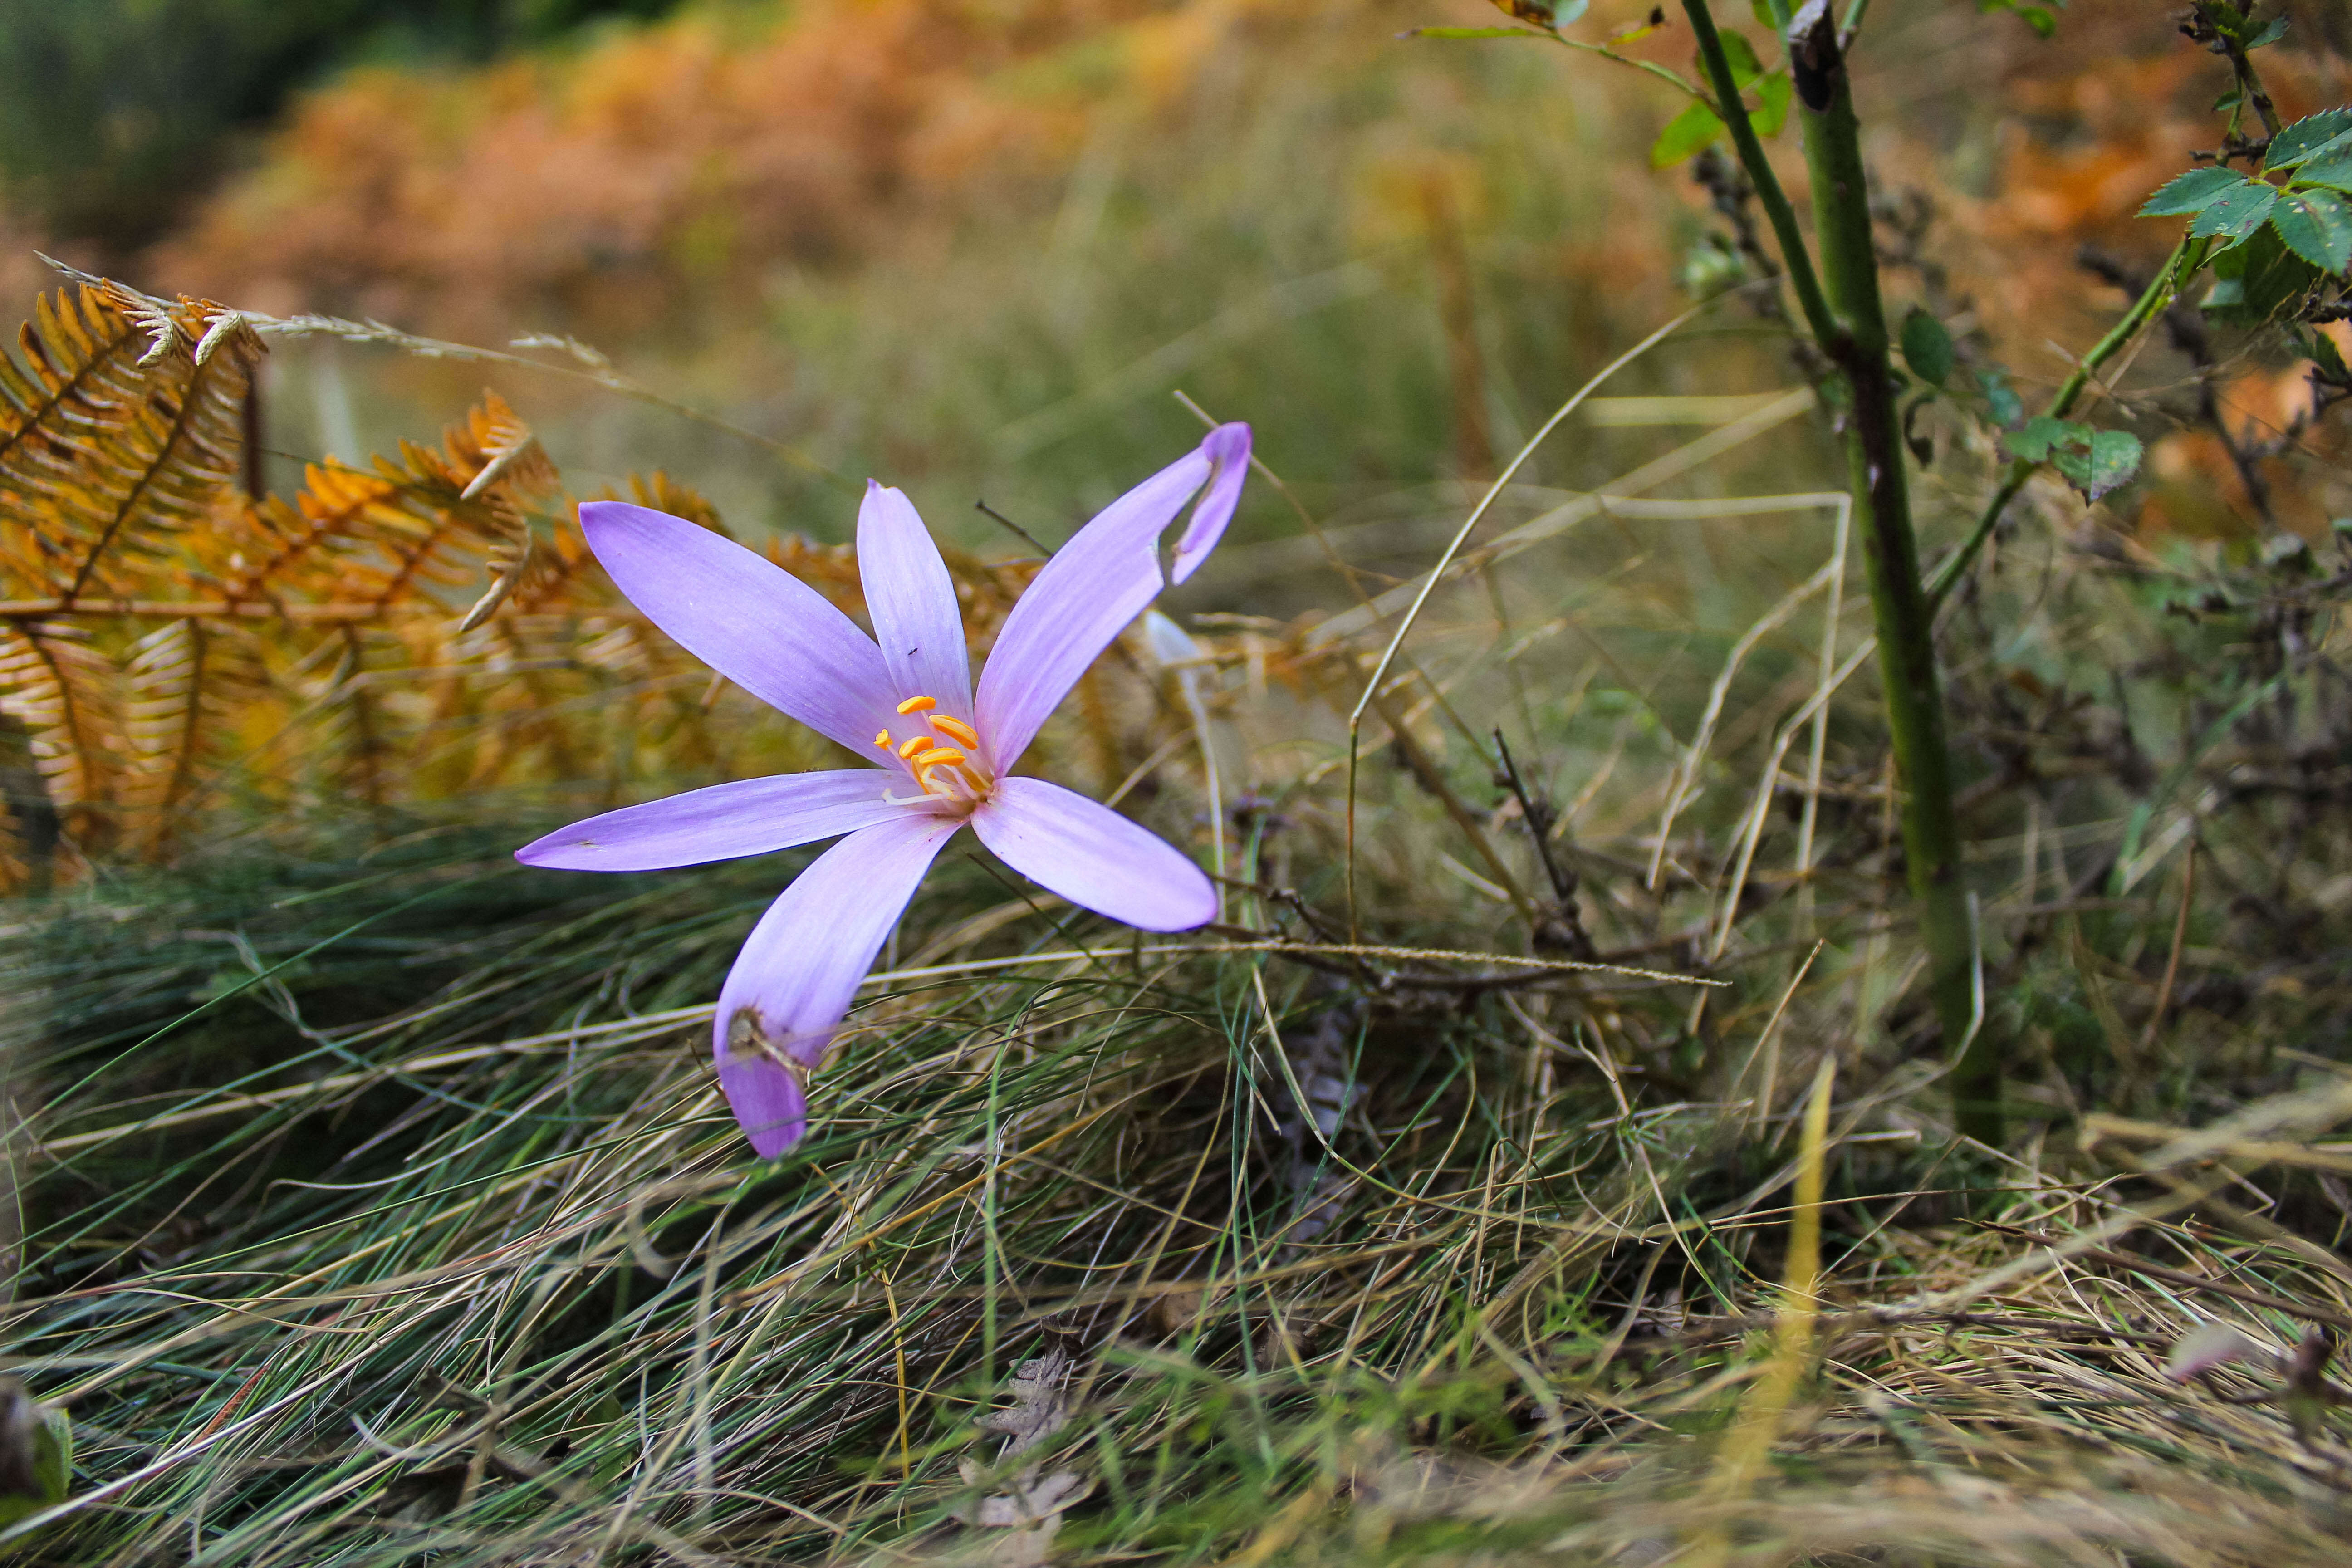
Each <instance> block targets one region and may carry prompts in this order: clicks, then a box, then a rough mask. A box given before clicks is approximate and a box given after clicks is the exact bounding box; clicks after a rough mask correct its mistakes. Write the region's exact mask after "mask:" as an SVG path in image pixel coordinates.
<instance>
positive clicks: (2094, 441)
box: [2052, 430, 2147, 500]
mask: <svg viewBox="0 0 2352 1568" xmlns="http://www.w3.org/2000/svg"><path fill="white" fill-rule="evenodd" d="M2145 456H2147V452H2146V449H2145V448H2144V447H2141V446H2140V444H2139V437H2137V436H2135V435H2133V434H2132V433H2131V432H2130V431H2128V430H2101V431H2099V432H2097V433H2096V434H2095V435H2093V436H2092V437H2091V442H2090V450H2089V451H2088V452H2081V451H2077V450H2074V449H2073V448H2069V449H2068V450H2066V451H2063V452H2061V453H2059V454H2058V455H2057V457H2056V458H2053V465H2052V466H2053V467H2054V468H2057V470H2058V471H2059V472H2060V473H2062V474H2063V475H2065V476H2066V480H2067V482H2068V483H2069V484H2072V485H2073V486H2074V488H2075V489H2078V490H2080V491H2082V492H2083V499H2084V500H2098V499H2099V498H2100V497H2101V496H2103V495H2105V494H2106V493H2107V492H2108V491H2110V490H2112V489H2116V487H2117V486H2119V485H2123V484H2126V483H2128V482H2130V479H2131V477H2132V476H2133V475H2134V474H2137V473H2138V472H2139V464H2140V459H2141V458H2143V457H2145Z"/></svg>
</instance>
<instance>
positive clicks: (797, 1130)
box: [719, 1056, 808, 1160]
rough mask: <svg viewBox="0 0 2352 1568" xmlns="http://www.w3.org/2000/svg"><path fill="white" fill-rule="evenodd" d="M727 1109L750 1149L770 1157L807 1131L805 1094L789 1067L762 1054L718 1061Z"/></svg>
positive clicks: (721, 1086) (780, 1151) (806, 1098)
mask: <svg viewBox="0 0 2352 1568" xmlns="http://www.w3.org/2000/svg"><path fill="white" fill-rule="evenodd" d="M719 1088H720V1089H723V1090H725V1091H726V1095H727V1109H728V1110H732V1111H733V1112H734V1113H735V1120H736V1121H737V1122H738V1123H740V1125H741V1127H742V1129H743V1135H744V1136H745V1137H747V1138H749V1139H751V1152H753V1153H754V1154H757V1155H759V1156H760V1158H761V1159H762V1160H772V1159H774V1158H775V1157H776V1156H777V1155H779V1154H781V1153H782V1152H784V1151H785V1150H787V1149H789V1148H791V1147H792V1146H793V1144H795V1143H797V1142H800V1141H801V1138H802V1136H803V1134H805V1133H806V1132H807V1131H808V1094H807V1092H806V1091H805V1090H803V1089H802V1088H801V1086H800V1080H799V1079H796V1078H794V1077H793V1074H792V1072H791V1070H790V1069H788V1068H783V1067H781V1066H779V1065H778V1064H776V1063H774V1062H772V1061H770V1060H768V1058H765V1057H761V1056H745V1057H743V1058H740V1060H737V1061H733V1062H729V1061H725V1060H722V1061H720V1063H719Z"/></svg>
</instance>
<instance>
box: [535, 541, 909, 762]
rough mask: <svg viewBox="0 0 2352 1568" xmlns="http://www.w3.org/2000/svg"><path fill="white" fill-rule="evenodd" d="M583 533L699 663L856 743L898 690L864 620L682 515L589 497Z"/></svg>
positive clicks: (634, 598)
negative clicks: (892, 685) (857, 619)
mask: <svg viewBox="0 0 2352 1568" xmlns="http://www.w3.org/2000/svg"><path fill="white" fill-rule="evenodd" d="M580 530H581V531H582V532H583V533H584V534H586V535H587V536H588V545H589V548H590V549H592V550H593V551H595V552H596V559H597V560H599V561H601V562H603V563H604V570H605V571H607V572H609V573H611V574H612V576H613V581H614V583H616V584H619V585H620V589H621V592H622V593H624V594H626V595H628V596H629V602H630V603H631V604H633V605H636V607H637V608H638V609H640V610H642V611H644V612H645V613H646V616H648V617H650V618H651V619H652V621H653V623H654V625H656V626H659V627H661V629H662V630H663V631H665V632H667V633H668V634H669V636H670V637H671V639H672V640H673V641H675V642H676V643H677V645H678V646H679V647H683V648H685V649H686V650H687V652H688V653H690V654H692V655H694V657H695V658H698V659H700V660H701V661H702V662H703V663H705V664H707V665H709V667H710V668H713V669H715V670H717V671H718V672H719V674H721V675H723V676H725V677H726V678H727V679H730V680H731V681H733V682H734V683H735V684H736V685H738V686H740V687H741V688H742V689H744V690H746V691H748V692H750V693H751V695H752V696H754V697H757V698H758V699H759V700H761V701H762V702H765V703H767V704H768V705H769V706H770V707H772V708H774V709H776V710H779V711H780V712H782V713H786V714H789V715H790V716H791V717H793V718H794V719H797V720H799V721H801V722H802V723H803V724H806V725H807V726H808V727H809V728H810V729H812V730H814V731H817V732H819V733H820V734H824V735H830V736H831V737H833V739H835V740H836V741H839V742H841V743H842V744H843V745H845V746H849V747H852V748H854V749H856V750H857V751H859V752H870V751H872V750H873V748H874V732H875V731H876V730H877V729H879V728H881V726H882V723H883V721H884V720H885V719H886V718H887V716H889V714H890V710H891V708H892V706H893V705H894V704H895V703H896V702H897V700H898V699H896V698H895V697H893V696H891V695H890V690H891V688H890V675H889V671H888V670H887V668H885V667H884V665H883V662H882V654H881V650H880V649H878V648H877V647H875V646H874V644H873V641H872V640H871V639H870V638H868V637H866V634H865V633H864V632H861V631H859V630H858V629H857V623H856V622H855V621H853V620H851V619H850V618H849V617H848V616H845V615H843V614H842V613H841V612H840V611H839V610H836V609H835V608H834V607H833V605H831V604H830V603H828V602H827V601H826V600H825V598H824V595H821V594H819V593H818V592H817V591H816V590H815V589H814V588H811V587H809V586H807V585H806V584H803V583H801V582H799V581H797V580H796V579H795V578H793V575H792V574H790V573H789V572H786V571H785V570H784V569H783V568H782V567H781V566H778V565H777V564H775V563H773V562H772V561H768V560H765V559H763V558H762V557H761V556H758V555H755V554H753V553H752V552H751V551H749V550H746V549H744V548H743V547H742V546H741V545H740V544H737V543H735V542H733V541H731V540H727V539H721V538H720V537H719V535H718V534H715V533H713V532H711V531H709V529H707V528H698V527H696V526H695V525H694V524H693V523H690V522H688V521H686V520H685V519H683V518H677V517H672V516H670V515H669V514H668V513H667V512H661V511H655V510H652V509H651V508H650V507H642V506H631V505H629V504H628V503H627V502H625V501H611V500H603V501H589V502H586V503H585V504H583V506H582V507H581V508H580Z"/></svg>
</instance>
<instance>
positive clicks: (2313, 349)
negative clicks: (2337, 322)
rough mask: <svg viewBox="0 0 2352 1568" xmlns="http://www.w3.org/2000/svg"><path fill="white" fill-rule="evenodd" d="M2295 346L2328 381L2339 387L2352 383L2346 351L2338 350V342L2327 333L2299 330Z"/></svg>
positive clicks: (2297, 330) (2296, 334)
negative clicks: (2345, 359) (2346, 360)
mask: <svg viewBox="0 0 2352 1568" xmlns="http://www.w3.org/2000/svg"><path fill="white" fill-rule="evenodd" d="M2294 346H2295V347H2296V348H2297V349H2298V350H2300V351H2301V352H2302V353H2303V356H2304V358H2305V359H2307V360H2309V361H2311V363H2314V364H2315V365H2317V366H2318V367H2319V374H2321V375H2322V376H2324V377H2326V379H2327V380H2329V381H2332V382H2334V383H2336V384H2337V385H2339V386H2340V385H2342V384H2344V383H2345V382H2347V381H2352V365H2347V364H2346V363H2344V351H2343V350H2342V349H2339V348H2337V347H2336V340H2335V339H2334V338H2331V337H2329V336H2328V335H2327V334H2326V332H2315V331H2311V330H2310V329H2308V328H2297V329H2296V330H2295V334H2294Z"/></svg>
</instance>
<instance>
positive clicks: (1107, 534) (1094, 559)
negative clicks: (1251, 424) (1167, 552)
mask: <svg viewBox="0 0 2352 1568" xmlns="http://www.w3.org/2000/svg"><path fill="white" fill-rule="evenodd" d="M1235 429H1239V430H1240V431H1241V435H1240V437H1238V440H1239V443H1240V447H1239V449H1240V451H1241V453H1242V454H1243V456H1244V458H1245V457H1246V455H1247V451H1248V431H1247V427H1246V426H1230V425H1227V426H1219V427H1218V428H1217V429H1216V430H1215V431H1213V432H1212V433H1211V435H1210V437H1209V440H1208V441H1205V442H1203V443H1202V445H1201V447H1199V448H1198V449H1196V450H1194V451H1191V452H1187V453H1186V454H1185V455H1184V456H1183V457H1181V458H1178V459H1177V460H1176V461H1175V462H1173V463H1171V464H1170V465H1168V467H1166V468H1162V469H1160V472H1158V473H1156V474H1154V475H1152V476H1151V477H1150V479H1146V480H1144V481H1143V482H1142V483H1141V484H1139V485H1138V486H1136V487H1135V488H1134V489H1131V490H1129V491H1128V492H1127V494H1125V495H1123V496H1121V497H1119V498H1118V500H1115V501H1113V502H1111V503H1110V505H1108V506H1107V507H1105V508H1104V509H1103V510H1101V511H1100V512H1099V513H1097V515H1096V517H1095V519H1094V521H1091V522H1089V523H1087V525H1086V527H1084V528H1082V529H1080V530H1078V531H1077V533H1076V536H1074V537H1073V538H1072V539H1071V540H1070V542H1068V543H1067V544H1065V545H1063V546H1062V548H1061V549H1059V550H1057V551H1055V552H1054V558H1053V559H1052V560H1051V561H1048V562H1047V563H1045V569H1044V570H1043V571H1041V572H1039V573H1038V574H1037V576H1036V580H1035V581H1034V582H1033V583H1031V584H1029V590H1028V592H1026V593H1024V594H1023V595H1021V602H1020V603H1019V604H1016V605H1013V613H1012V614H1011V615H1009V616H1006V617H1005V618H1004V629H1003V631H1002V632H1000V633H999V634H998V635H997V638H996V647H995V648H994V649H993V650H992V652H991V653H990V654H989V656H988V663H987V664H986V665H985V666H983V667H982V669H981V672H980V691H979V695H978V698H977V706H978V711H979V714H980V730H981V733H982V734H983V735H985V736H987V737H988V743H989V745H990V747H991V748H992V752H993V753H994V761H995V763H996V766H997V768H998V770H999V771H1000V772H1002V771H1004V770H1008V769H1010V768H1011V767H1012V766H1013V763H1015V762H1017V761H1019V760H1020V756H1021V753H1022V752H1024V751H1025V750H1026V749H1027V748H1028V745H1029V742H1031V741H1032V740H1034V738H1035V737H1036V734H1037V731H1038V729H1039V727H1040V726H1042V725H1043V724H1044V723H1045V718H1046V715H1048V714H1050V713H1051V712H1053V710H1055V708H1056V707H1058V706H1060V704H1061V700H1062V699H1063V698H1064V697H1065V696H1066V695H1067V694H1068V692H1069V689H1070V688H1071V687H1073V686H1075V685H1076V684H1077V680H1078V677H1080V676H1082V675H1084V674H1085V673H1086V672H1087V667H1088V666H1090V665H1092V664H1093V663H1094V661H1095V660H1096V658H1098V657H1099V656H1100V655H1101V653H1102V650H1103V649H1104V648H1106V647H1109V646H1110V642H1111V639H1112V638H1113V637H1117V636H1118V634H1119V633H1120V631H1122V630H1123V629H1125V627H1126V626H1127V624H1128V623H1129V622H1130V621H1132V620H1134V619H1135V617H1136V616H1139V615H1141V614H1142V613H1143V611H1144V607H1145V606H1146V605H1150V603H1151V601H1152V600H1153V599H1154V598H1156V597H1158V596H1159V594H1160V587H1161V585H1162V584H1161V578H1160V558H1159V552H1158V546H1159V540H1160V531H1162V530H1164V529H1165V528H1166V527H1167V526H1168V524H1169V523H1170V522H1171V521H1173V520H1174V518H1175V516H1176V514H1177V513H1178V512H1179V511H1181V510H1183V507H1184V502H1185V501H1186V500H1188V499H1190V498H1191V496H1192V492H1193V491H1195V490H1197V489H1200V488H1201V487H1202V485H1203V484H1207V483H1209V482H1210V481H1211V480H1212V479H1219V478H1223V476H1225V475H1227V474H1230V475H1232V476H1233V478H1231V479H1230V480H1229V483H1230V485H1231V486H1232V488H1233V489H1234V490H1235V491H1236V492H1237V491H1238V489H1239V486H1240V479H1239V475H1240V474H1241V473H1242V472H1243V468H1241V467H1235V466H1234V461H1233V458H1234V449H1235V440H1236V438H1235V437H1231V436H1228V435H1226V432H1228V431H1232V430H1235ZM1212 443H1215V444H1216V445H1217V452H1216V453H1213V452H1212V451H1211V444H1212ZM1220 453H1221V454H1223V456H1222V458H1220V456H1218V454H1220ZM1221 462H1222V463H1223V467H1222V468H1221V467H1220V464H1221ZM1244 466H1245V465H1244ZM1216 495H1217V491H1216V490H1215V489H1213V490H1212V495H1211V498H1210V500H1209V501H1204V502H1202V507H1201V510H1200V511H1199V512H1197V513H1196V514H1195V515H1194V519H1193V523H1192V528H1191V529H1189V530H1188V531H1187V538H1188V539H1189V538H1190V537H1191V535H1192V533H1194V532H1199V533H1201V534H1202V541H1203V542H1201V543H1200V544H1199V547H1198V549H1197V550H1196V552H1195V555H1194V561H1195V563H1197V560H1198V556H1199V554H1200V553H1203V552H1206V550H1207V548H1208V545H1209V544H1212V543H1214V542H1215V537H1216V534H1217V533H1218V532H1221V531H1223V528H1224V525H1225V521H1227V520H1228V519H1230V518H1231V517H1232V515H1233V510H1232V506H1231V504H1230V499H1231V498H1230V497H1228V498H1227V500H1226V504H1225V507H1224V511H1223V516H1219V515H1217V514H1216V513H1215V512H1214V511H1213V507H1212V503H1213V502H1214V501H1215V500H1216ZM1186 570H1188V571H1189V570H1190V567H1189V566H1188V567H1187V568H1186Z"/></svg>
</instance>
